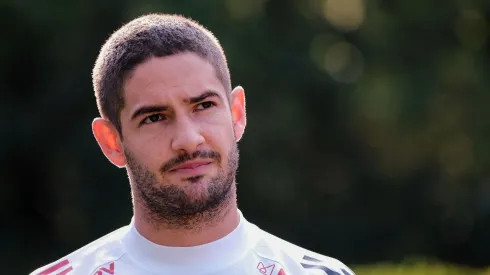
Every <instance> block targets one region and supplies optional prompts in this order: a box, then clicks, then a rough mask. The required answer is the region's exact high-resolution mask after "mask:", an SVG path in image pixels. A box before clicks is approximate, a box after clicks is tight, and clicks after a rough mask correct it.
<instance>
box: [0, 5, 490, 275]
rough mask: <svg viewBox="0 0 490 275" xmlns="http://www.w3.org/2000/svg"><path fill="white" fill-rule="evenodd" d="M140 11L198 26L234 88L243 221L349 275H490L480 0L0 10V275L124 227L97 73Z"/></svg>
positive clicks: (123, 200) (486, 29)
mask: <svg viewBox="0 0 490 275" xmlns="http://www.w3.org/2000/svg"><path fill="white" fill-rule="evenodd" d="M150 12H165V13H178V14H183V15H185V16H188V17H191V18H193V19H195V20H197V21H199V22H200V23H201V24H203V25H205V26H206V27H208V28H209V29H210V30H211V31H212V32H214V34H215V35H216V36H217V37H218V38H219V40H220V42H221V43H222V45H223V47H224V49H225V52H226V54H227V57H228V61H229V66H230V70H231V76H232V83H233V85H234V86H236V85H242V86H243V87H244V88H245V91H246V96H247V109H248V112H247V114H248V125H247V126H248V127H247V129H246V132H245V136H244V138H243V140H242V141H241V142H240V148H241V162H240V169H239V175H238V183H239V187H238V188H239V189H238V193H239V206H240V208H241V210H242V211H243V213H244V215H245V217H246V218H248V219H249V220H250V221H252V222H253V223H255V224H257V225H259V226H260V227H262V228H263V229H265V230H267V231H269V232H271V233H273V234H275V235H277V236H279V237H281V238H284V239H286V240H288V241H291V242H293V243H296V244H298V245H300V246H303V247H305V248H308V249H311V250H314V251H316V252H319V253H322V254H326V255H329V256H332V257H335V258H338V259H340V260H342V261H343V262H345V263H346V264H348V265H349V266H351V267H353V269H354V270H355V271H356V272H357V274H358V275H371V274H373V275H374V274H377V275H385V274H386V275H387V274H399V275H403V274H441V275H442V274H490V272H486V271H485V270H486V267H487V266H490V257H489V255H490V253H489V252H488V247H489V246H490V234H489V232H490V167H489V164H490V108H489V107H488V105H489V103H490V93H489V89H488V88H485V87H487V86H489V84H490V79H489V77H488V74H489V72H490V70H489V69H490V55H489V53H490V51H489V34H490V21H489V15H490V1H485V0H480V1H478V0H446V1H442V0H439V1H438V0H412V1H403V0H397V1H389V0H212V1H202V0H186V1H169V0H167V1H163V0H158V1H157V0H142V1H135V0H133V1H129V0H119V1H115V0H105V1H96V0H87V1H84V2H83V1H78V2H77V1H53V0H44V1H32V0H31V1H22V0H2V1H1V2H0V22H1V25H2V36H1V43H0V91H1V92H2V94H1V95H2V96H1V99H0V115H1V117H2V119H1V120H0V129H1V131H2V135H1V136H0V161H1V165H0V183H1V184H2V186H1V192H0V204H1V205H0V211H1V215H2V226H1V229H0V230H1V231H0V232H1V234H0V242H1V243H2V246H3V247H2V249H1V250H0V259H2V260H1V262H0V274H27V273H28V272H30V271H32V270H33V269H34V268H36V267H38V266H40V265H44V264H47V263H49V262H52V261H54V260H56V259H58V258H60V257H62V256H64V255H66V254H68V253H70V252H71V251H73V250H75V249H77V248H79V247H81V246H83V245H85V244H87V243H88V242H91V241H92V240H95V239H96V238H98V237H101V236H102V235H105V234H107V233H109V232H110V231H112V230H114V229H116V228H118V227H120V226H123V225H125V224H127V223H128V222H129V220H130V218H131V204H130V193H129V185H128V180H127V176H126V173H125V171H124V170H123V169H117V168H115V167H114V166H112V164H110V163H109V162H108V161H107V160H106V158H105V157H104V155H103V154H102V152H101V151H100V150H99V148H98V145H97V144H96V142H95V139H94V138H93V136H92V132H91V128H90V123H91V121H92V119H93V118H94V117H96V116H98V113H97V109H96V105H95V98H94V95H93V90H92V86H91V75H90V74H91V69H92V66H93V64H94V61H95V58H96V56H97V54H98V51H99V49H100V47H101V45H102V43H103V42H104V41H105V39H107V38H108V36H109V35H110V34H111V33H112V32H113V31H114V30H115V29H117V28H118V27H120V26H121V25H122V24H123V23H125V22H128V21H130V20H131V19H133V18H134V17H136V16H140V15H143V14H146V13H150ZM446 265H448V266H446ZM458 268H462V269H458ZM451 272H452V273H451ZM485 272H486V273H485Z"/></svg>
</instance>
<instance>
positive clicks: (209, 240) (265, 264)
mask: <svg viewBox="0 0 490 275" xmlns="http://www.w3.org/2000/svg"><path fill="white" fill-rule="evenodd" d="M93 85H94V90H95V95H96V99H97V105H98V108H99V112H100V114H101V118H97V119H95V120H94V121H93V124H92V130H93V133H94V136H95V138H96V140H97V142H98V144H99V146H100V148H101V150H102V152H103V153H104V155H105V156H106V157H107V158H108V159H109V161H111V162H112V163H113V164H114V165H116V166H117V167H125V168H126V170H127V173H128V177H129V181H130V185H131V193H132V198H133V210H134V216H133V218H132V219H131V222H130V224H129V225H128V226H125V227H122V228H120V229H118V230H116V231H114V232H112V233H110V234H108V235H106V236H104V237H102V238H100V239H98V240H96V241H94V242H93V243H91V244H88V245H87V246H85V247H83V248H81V249H79V250H77V251H75V252H73V253H71V254H69V255H68V256H66V257H63V258H61V259H59V260H58V261H56V262H54V263H52V264H49V265H46V266H44V267H41V268H39V269H37V270H36V271H34V272H32V273H31V274H33V275H34V274H38V275H39V274H41V275H48V274H62V275H63V274H70V275H75V274H76V275H79V274H80V275H82V274H83V275H87V274H89V275H92V274H94V275H104V274H116V275H140V274H162V275H163V274H165V275H167V274H193V275H197V274H223V275H224V274H237V275H242V274H267V275H272V274H281V275H285V274H289V275H291V274H294V275H299V274H328V275H337V274H339V275H352V274H354V273H353V272H352V271H351V270H350V269H349V268H347V267H346V266H345V265H344V264H342V263H341V262H340V261H338V260H336V259H333V258H329V257H326V256H322V255H319V254H317V253H314V252H311V251H308V250H306V249H303V248H300V247H298V246H295V245H293V244H290V243H288V242H286V241H283V240H281V239H279V238H277V237H275V236H272V235H270V234H268V233H266V232H264V231H262V230H261V229H259V228H258V227H257V226H255V225H253V224H251V223H249V222H247V220H246V219H245V218H244V216H243V215H242V213H241V212H240V211H239V210H238V207H237V201H236V184H235V175H236V171H237V167H238V148H237V142H238V141H239V140H240V138H241V137H242V135H243V133H244V130H245V125H246V115H245V93H244V90H243V88H242V87H236V88H234V89H233V90H232V87H231V81H230V74H229V71H228V66H227V61H226V58H225V55H224V53H223V50H222V48H221V46H220V45H219V42H218V41H217V39H216V38H215V37H214V36H213V35H212V34H211V33H210V32H209V31H208V30H206V29H205V28H204V27H202V26H201V25H199V24H198V23H196V22H194V21H192V20H189V19H186V18H183V17H180V16H175V15H157V14H152V15H147V16H142V17H140V18H137V19H135V20H133V21H131V22H129V23H128V24H126V25H124V26H123V27H121V28H120V29H119V30H118V31H116V32H115V33H114V34H112V35H111V37H110V38H109V39H108V40H107V41H106V43H105V44H104V46H103V47H102V49H101V51H100V54H99V56H98V58H97V61H96V63H95V66H94V70H93Z"/></svg>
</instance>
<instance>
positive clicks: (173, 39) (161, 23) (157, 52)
mask: <svg viewBox="0 0 490 275" xmlns="http://www.w3.org/2000/svg"><path fill="white" fill-rule="evenodd" d="M183 52H193V53H196V54H197V55H199V56H200V57H202V58H203V59H205V60H207V61H208V62H209V63H210V64H211V65H212V66H213V67H214V69H215V70H216V75H217V77H218V79H219V80H220V81H221V83H222V84H223V87H224V89H225V91H226V94H227V96H229V93H230V92H231V80H230V73H229V69H228V64H227V61H226V57H225V54H224V52H223V49H222V47H221V45H220V43H219V41H218V39H216V37H215V36H214V35H213V34H212V33H211V32H210V31H209V30H207V29H206V28H204V27H203V26H202V25H200V24H199V23H197V22H196V21H194V20H192V19H188V18H185V17H183V16H180V15H169V14H149V15H145V16H141V17H138V18H136V19H134V20H132V21H130V22H129V23H127V24H125V25H123V26H122V27H121V28H119V29H118V30H117V31H115V32H114V33H113V34H112V35H111V36H110V37H109V39H108V40H107V41H106V42H105V44H104V45H103V46H102V48H101V50H100V53H99V56H98V57H97V60H96V62H95V66H94V69H93V72H92V81H93V86H94V90H95V97H96V100H97V107H98V109H99V113H100V115H101V116H102V117H104V118H106V119H108V120H109V121H111V122H112V123H113V124H114V126H115V127H116V129H117V130H118V131H119V133H120V134H121V135H122V128H121V119H120V114H121V110H122V109H123V108H124V103H125V101H124V92H123V86H124V83H125V80H126V78H127V76H128V74H130V73H131V71H132V70H133V69H134V68H135V67H136V66H137V65H138V64H141V63H143V62H145V61H146V60H148V59H149V58H151V57H164V56H170V55H174V54H179V53H183Z"/></svg>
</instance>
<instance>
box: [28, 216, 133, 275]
mask: <svg viewBox="0 0 490 275" xmlns="http://www.w3.org/2000/svg"><path fill="white" fill-rule="evenodd" d="M126 232H127V226H125V227H121V228H119V229H117V230H115V231H113V232H111V233H109V234H107V235H105V236H103V237H101V238H99V239H97V240H95V241H93V242H91V243H89V244H87V245H85V246H84V247H82V248H80V249H78V250H76V251H74V252H72V253H70V254H68V255H66V256H65V257H62V258H60V259H58V260H56V261H54V262H52V263H50V264H47V265H44V266H42V267H39V268H37V269H36V270H34V271H32V272H31V273H30V274H29V275H55V274H69V275H78V274H83V275H92V273H94V272H95V271H96V270H97V269H98V268H105V269H107V270H108V271H111V269H113V266H114V261H117V260H118V259H119V258H121V257H122V256H123V255H124V250H123V248H122V246H121V238H122V237H123V236H124V234H125V233H126ZM106 265H107V266H106Z"/></svg>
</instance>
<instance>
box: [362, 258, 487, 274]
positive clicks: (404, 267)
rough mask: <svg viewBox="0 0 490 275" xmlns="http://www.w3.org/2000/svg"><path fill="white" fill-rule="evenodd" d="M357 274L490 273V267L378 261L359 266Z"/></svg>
mask: <svg viewBox="0 0 490 275" xmlns="http://www.w3.org/2000/svg"><path fill="white" fill-rule="evenodd" d="M353 271H354V272H355V273H356V275H488V274H490V269H476V268H468V267H460V266H456V265H450V264H443V263H428V262H423V261H421V262H416V263H410V264H408V263H407V264H383V263H377V264H372V265H366V266H357V267H355V268H354V269H353Z"/></svg>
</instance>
